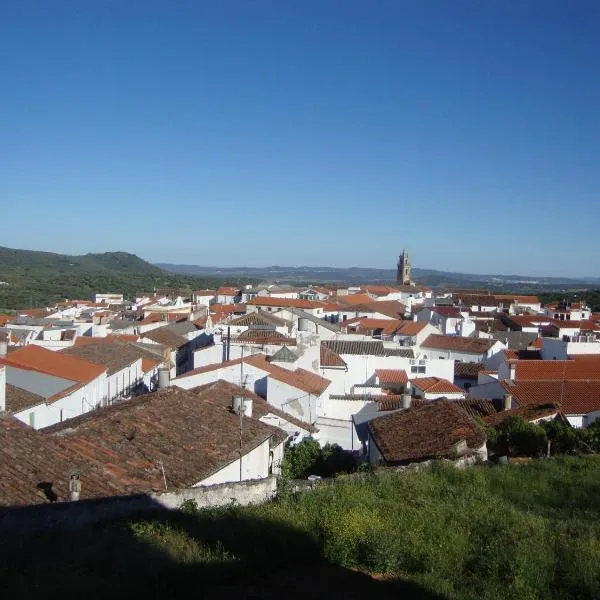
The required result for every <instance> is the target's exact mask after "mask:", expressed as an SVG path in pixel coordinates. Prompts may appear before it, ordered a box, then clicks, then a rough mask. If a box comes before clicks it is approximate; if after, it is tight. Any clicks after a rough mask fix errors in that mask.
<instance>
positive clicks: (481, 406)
mask: <svg viewBox="0 0 600 600" xmlns="http://www.w3.org/2000/svg"><path fill="white" fill-rule="evenodd" d="M452 402H454V403H456V404H457V405H458V406H460V407H461V408H462V409H463V410H464V411H465V412H466V413H467V414H468V415H469V416H471V417H473V418H485V417H487V416H489V415H495V414H496V413H497V412H498V411H497V410H496V407H495V405H494V403H493V402H492V401H491V400H485V399H482V398H464V399H460V400H452Z"/></svg>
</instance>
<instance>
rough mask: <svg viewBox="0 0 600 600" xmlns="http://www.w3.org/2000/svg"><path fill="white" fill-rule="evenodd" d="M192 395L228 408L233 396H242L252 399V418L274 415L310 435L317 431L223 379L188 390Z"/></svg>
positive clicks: (312, 426)
mask: <svg viewBox="0 0 600 600" xmlns="http://www.w3.org/2000/svg"><path fill="white" fill-rule="evenodd" d="M190 391H191V392H194V393H206V394H207V395H208V396H209V397H210V399H211V400H212V401H213V402H218V403H219V404H221V405H222V406H223V407H225V408H228V407H229V406H230V404H231V398H232V397H233V396H243V397H244V398H251V399H252V418H254V419H260V418H262V417H266V416H267V415H269V414H272V415H276V416H278V417H280V418H281V419H285V420H286V421H288V422H290V423H292V424H293V425H296V426H297V427H299V428H300V429H304V430H306V431H310V432H312V433H314V432H316V431H318V429H317V428H316V427H315V426H314V425H311V424H310V423H307V422H306V421H302V420H301V419H297V418H296V417H293V416H292V415H288V414H287V413H286V412H284V411H282V410H279V409H278V408H276V407H275V406H272V405H271V404H269V403H268V402H267V401H266V400H265V399H264V398H261V397H260V396H259V395H258V394H255V393H254V392H252V391H251V390H247V389H244V388H241V387H240V386H239V385H235V384H234V383H230V382H228V381H224V380H223V379H219V380H218V381H216V382H214V383H207V384H206V385H201V386H198V387H195V388H192V389H191V390H190Z"/></svg>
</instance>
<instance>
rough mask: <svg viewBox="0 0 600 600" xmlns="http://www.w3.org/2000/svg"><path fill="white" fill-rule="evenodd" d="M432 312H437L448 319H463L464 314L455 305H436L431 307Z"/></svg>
mask: <svg viewBox="0 0 600 600" xmlns="http://www.w3.org/2000/svg"><path fill="white" fill-rule="evenodd" d="M431 312H434V313H437V314H438V315H440V316H442V317H446V318H447V319H448V318H450V319H462V318H463V316H462V315H461V314H460V311H459V310H458V308H456V307H454V306H435V307H433V308H432V309H431Z"/></svg>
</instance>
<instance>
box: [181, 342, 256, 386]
mask: <svg viewBox="0 0 600 600" xmlns="http://www.w3.org/2000/svg"><path fill="white" fill-rule="evenodd" d="M208 347H210V346H208ZM200 350H203V348H200ZM247 358H248V357H245V358H244V363H247V362H248V361H247ZM241 362H242V359H241V358H234V359H233V360H224V361H222V362H218V363H211V364H210V365H204V366H202V367H197V368H195V369H192V370H191V371H186V372H185V373H182V374H181V375H178V376H177V377H175V378H174V379H173V380H172V381H173V382H176V381H178V380H181V379H185V378H186V377H193V376H194V375H201V374H202V373H212V372H213V371H219V370H220V369H223V368H225V367H231V366H233V365H239V364H240V363H241ZM264 370H265V371H266V369H264Z"/></svg>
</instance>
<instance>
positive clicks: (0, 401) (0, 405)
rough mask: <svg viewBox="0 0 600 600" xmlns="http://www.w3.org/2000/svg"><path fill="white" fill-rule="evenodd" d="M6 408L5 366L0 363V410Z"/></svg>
mask: <svg viewBox="0 0 600 600" xmlns="http://www.w3.org/2000/svg"><path fill="white" fill-rule="evenodd" d="M5 410H6V367H5V366H4V365H0V412H2V411H5Z"/></svg>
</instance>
